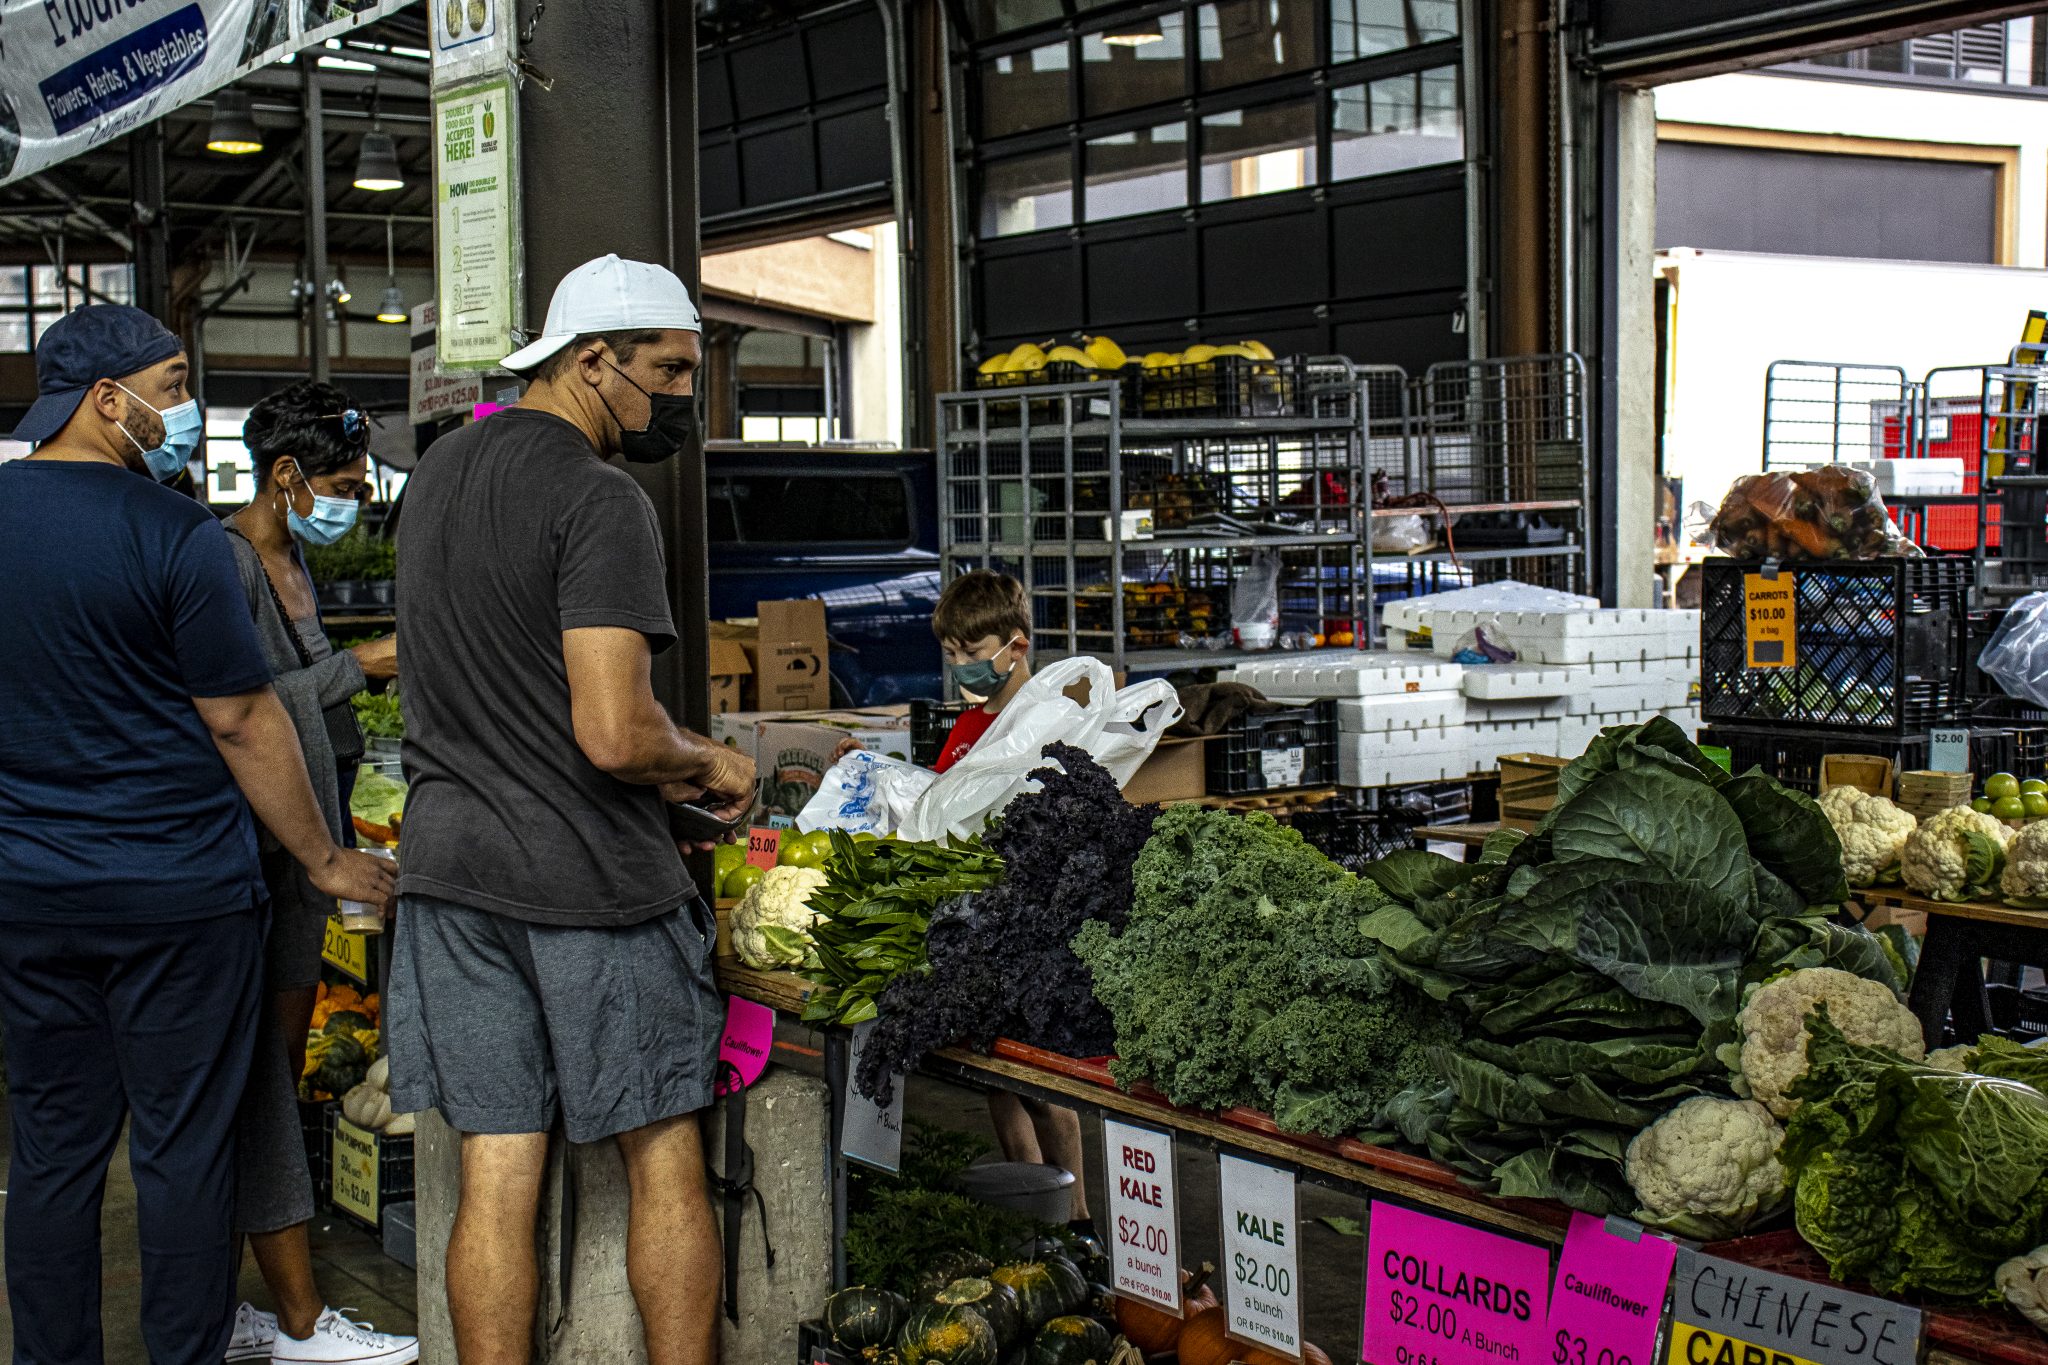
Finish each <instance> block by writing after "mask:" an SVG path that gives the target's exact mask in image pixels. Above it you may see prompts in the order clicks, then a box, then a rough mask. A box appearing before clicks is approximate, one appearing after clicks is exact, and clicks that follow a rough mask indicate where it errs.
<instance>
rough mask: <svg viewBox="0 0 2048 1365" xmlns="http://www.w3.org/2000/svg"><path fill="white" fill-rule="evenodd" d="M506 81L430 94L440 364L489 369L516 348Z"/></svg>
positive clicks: (514, 201) (513, 197) (514, 224)
mask: <svg viewBox="0 0 2048 1365" xmlns="http://www.w3.org/2000/svg"><path fill="white" fill-rule="evenodd" d="M513 107H514V100H513V98H512V83H511V82H510V81H509V80H504V79H499V80H491V81H484V82H482V83H480V84H477V85H467V86H463V87H462V88H460V89H456V90H447V91H441V92H438V93H436V94H435V96H434V201H435V202H434V287H435V291H436V296H435V304H436V314H437V319H438V326H437V328H436V331H435V344H436V346H437V347H438V349H439V351H440V367H441V368H442V369H443V370H491V369H496V368H497V365H498V362H499V361H500V360H503V359H504V358H505V357H506V356H508V355H510V354H512V352H513V351H515V350H517V349H518V347H519V341H518V335H517V332H516V330H515V329H516V328H517V327H518V325H519V283H520V276H521V274H522V273H523V272H522V271H521V270H520V268H519V260H520V257H519V234H518V220H519V199H518V194H517V184H516V182H515V175H514V166H515V155H516V152H515V149H516V147H517V146H518V143H517V141H516V135H515V134H514V132H513V127H512V118H513Z"/></svg>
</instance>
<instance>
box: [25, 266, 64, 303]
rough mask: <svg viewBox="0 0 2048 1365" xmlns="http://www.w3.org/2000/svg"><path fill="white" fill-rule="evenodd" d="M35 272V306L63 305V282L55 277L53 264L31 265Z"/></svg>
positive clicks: (55, 268)
mask: <svg viewBox="0 0 2048 1365" xmlns="http://www.w3.org/2000/svg"><path fill="white" fill-rule="evenodd" d="M32 268H33V270H34V272H35V294H36V307H37V308H39V309H42V308H62V307H63V306H64V282H63V281H62V280H61V279H59V278H58V277H57V267H56V266H54V265H39V266H35V267H32Z"/></svg>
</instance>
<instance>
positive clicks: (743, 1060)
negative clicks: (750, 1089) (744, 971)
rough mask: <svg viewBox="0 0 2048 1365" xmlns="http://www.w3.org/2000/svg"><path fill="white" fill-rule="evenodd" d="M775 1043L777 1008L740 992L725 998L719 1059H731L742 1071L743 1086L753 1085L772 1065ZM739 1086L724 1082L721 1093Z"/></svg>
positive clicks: (734, 1065) (737, 1069)
mask: <svg viewBox="0 0 2048 1365" xmlns="http://www.w3.org/2000/svg"><path fill="white" fill-rule="evenodd" d="M774 1046H775V1011H774V1010H772V1009H769V1008H768V1007H767V1006H766V1005H757V1004H755V1003H754V1002H753V1001H751V1000H742V999H740V998H739V997H738V996H737V995H729V996H727V997H726V999H725V1033H724V1034H723V1035H722V1036H721V1037H720V1038H719V1042H718V1060H719V1061H721V1062H731V1063H732V1065H733V1069H734V1070H735V1071H737V1072H739V1075H740V1087H744V1086H749V1085H752V1084H753V1083H754V1082H755V1081H757V1080H759V1079H760V1077H761V1073H762V1072H763V1071H765V1070H767V1068H768V1051H769V1049H770V1048H772V1047H774ZM736 1088H739V1087H732V1086H725V1085H721V1086H719V1088H718V1093H719V1094H721V1095H724V1094H728V1093H730V1091H731V1090H733V1089H736Z"/></svg>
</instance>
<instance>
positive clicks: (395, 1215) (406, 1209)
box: [384, 1199, 420, 1270]
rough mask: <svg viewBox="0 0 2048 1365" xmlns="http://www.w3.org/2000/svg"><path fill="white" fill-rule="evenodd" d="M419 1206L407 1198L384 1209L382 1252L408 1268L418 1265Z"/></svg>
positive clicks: (415, 1268) (415, 1267) (411, 1268)
mask: <svg viewBox="0 0 2048 1365" xmlns="http://www.w3.org/2000/svg"><path fill="white" fill-rule="evenodd" d="M418 1215H419V1206H418V1205H416V1204H415V1203H414V1202H413V1201H412V1200H410V1199H408V1200H406V1201H405V1202H404V1203H403V1204H390V1205H387V1206H386V1207H385V1209H384V1254H385V1255H386V1256H389V1257H390V1258H391V1259H392V1260H394V1261H396V1262H398V1263H399V1264H400V1265H402V1266H404V1267H405V1268H406V1269H408V1270H417V1269H419V1265H420V1234H419V1216H418Z"/></svg>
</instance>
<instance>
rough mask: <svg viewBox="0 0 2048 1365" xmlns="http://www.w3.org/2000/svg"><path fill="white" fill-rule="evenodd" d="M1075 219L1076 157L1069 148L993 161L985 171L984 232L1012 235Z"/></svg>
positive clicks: (983, 172)
mask: <svg viewBox="0 0 2048 1365" xmlns="http://www.w3.org/2000/svg"><path fill="white" fill-rule="evenodd" d="M1073 222H1074V170H1073V159H1072V158H1071V157H1069V156H1068V155H1067V153H1066V152H1064V151H1058V152H1040V153H1039V154H1037V155H1036V156H1019V157H1012V158H1011V159H1010V160H1008V161H991V162H990V163H989V164H988V166H987V167H986V168H985V169H984V170H983V171H982V188H981V235H982V236H984V237H1008V236H1012V235H1014V234H1016V233H1019V232H1038V231H1040V230H1042V229H1044V228H1059V227H1071V226H1072V225H1073Z"/></svg>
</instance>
